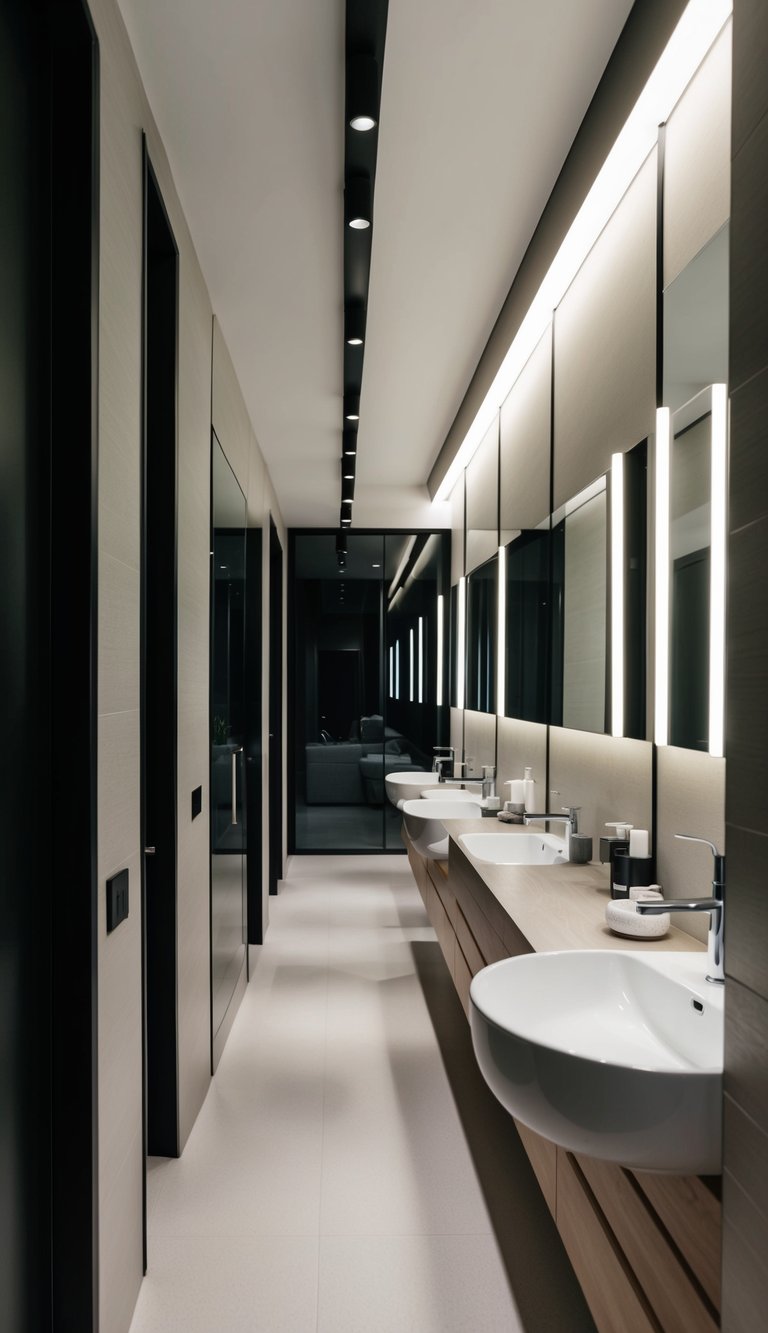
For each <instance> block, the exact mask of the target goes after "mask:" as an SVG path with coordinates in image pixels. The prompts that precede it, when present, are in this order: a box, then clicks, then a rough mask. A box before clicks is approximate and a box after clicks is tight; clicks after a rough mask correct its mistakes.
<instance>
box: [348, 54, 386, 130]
mask: <svg viewBox="0 0 768 1333" xmlns="http://www.w3.org/2000/svg"><path fill="white" fill-rule="evenodd" d="M378 116H379V67H378V65H377V64H376V61H375V60H374V58H373V56H353V57H352V59H351V60H350V61H349V64H348V65H347V120H348V122H349V125H350V127H351V128H352V129H353V130H359V131H360V132H361V133H365V132H366V131H367V130H372V129H373V128H374V127H375V125H376V122H377V120H378Z"/></svg>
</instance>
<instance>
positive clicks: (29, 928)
mask: <svg viewBox="0 0 768 1333" xmlns="http://www.w3.org/2000/svg"><path fill="white" fill-rule="evenodd" d="M97 63H98V51H97V48H96V44H95V41H94V37H93V33H92V31H91V28H90V24H89V22H88V18H87V15H86V12H85V10H84V9H83V8H82V6H81V5H80V4H79V3H78V2H77V0H62V2H61V3H59V4H58V5H49V4H47V3H43V2H42V0H27V3H26V4H19V3H18V0H15V2H14V0H0V126H1V127H2V132H1V133H0V237H1V238H2V244H0V291H1V292H2V299H1V300H0V401H2V412H0V556H1V557H2V568H3V577H2V580H0V641H1V642H2V651H0V700H2V708H3V714H4V716H3V738H4V747H3V748H4V762H3V764H2V767H1V768H0V921H1V922H2V934H1V936H0V939H1V941H2V944H1V952H0V1180H2V1188H1V1189H0V1326H2V1329H3V1331H4V1333H6V1330H7V1333H21V1331H22V1330H28V1329H36V1330H37V1329H39V1330H41V1333H45V1330H48V1329H50V1328H51V1327H61V1328H64V1327H71V1328H74V1327H77V1328H78V1329H83V1330H88V1329H93V1328H94V1327H95V1323H96V1317H97V1304H98V1294H97V1261H96V1244H95V1242H96V1229H95V1228H96V1223H95V1218H96V1189H97V1174H96V1173H97V1157H96V1143H97V1138H96V1098H95V1086H96V1082H95V1079H96V1017H95V1006H96V938H97V924H96V922H97V916H96V905H97V899H96V842H95V839H96V693H95V680H96V656H95V650H96V640H95V633H96V563H95V561H96V550H97V536H96V509H95V506H96V481H95V478H96V411H95V401H96V400H95V389H96V360H95V349H96V338H95V311H96V309H97V286H96V281H97V279H96V275H97V272H98V265H97V249H96V247H97V242H98V237H97V228H96V222H95V218H96V216H97V185H96V166H95V163H96V161H97V142H98V140H97V113H96V107H97V105H98V94H97ZM52 219H55V225H52Z"/></svg>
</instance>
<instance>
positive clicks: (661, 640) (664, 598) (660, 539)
mask: <svg viewBox="0 0 768 1333" xmlns="http://www.w3.org/2000/svg"><path fill="white" fill-rule="evenodd" d="M671 429H672V425H671V421H670V415H669V408H668V407H659V408H657V410H656V516H655V517H656V626H655V638H656V644H655V654H654V657H655V689H654V739H655V741H656V744H657V745H666V744H667V738H668V735H669V451H670V447H671Z"/></svg>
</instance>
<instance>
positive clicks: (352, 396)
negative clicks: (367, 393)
mask: <svg viewBox="0 0 768 1333" xmlns="http://www.w3.org/2000/svg"><path fill="white" fill-rule="evenodd" d="M344 420H345V421H359V420H360V395H359V393H345V394H344Z"/></svg>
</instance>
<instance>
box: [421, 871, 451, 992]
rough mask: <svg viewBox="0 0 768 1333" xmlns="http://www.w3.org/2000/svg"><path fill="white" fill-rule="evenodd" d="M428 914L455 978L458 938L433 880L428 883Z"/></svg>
mask: <svg viewBox="0 0 768 1333" xmlns="http://www.w3.org/2000/svg"><path fill="white" fill-rule="evenodd" d="M427 914H428V916H429V919H430V921H431V922H432V925H433V926H434V928H435V934H436V935H437V941H438V944H439V945H440V948H441V949H442V951H443V957H444V959H445V961H446V963H447V965H448V971H449V972H450V974H451V976H453V952H454V944H455V940H456V936H455V935H454V933H453V927H452V926H451V923H450V921H449V920H448V917H447V916H446V913H445V908H444V907H443V904H442V903H441V901H440V898H439V897H438V894H437V891H436V889H435V886H434V885H433V884H432V882H431V880H428V881H427Z"/></svg>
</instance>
